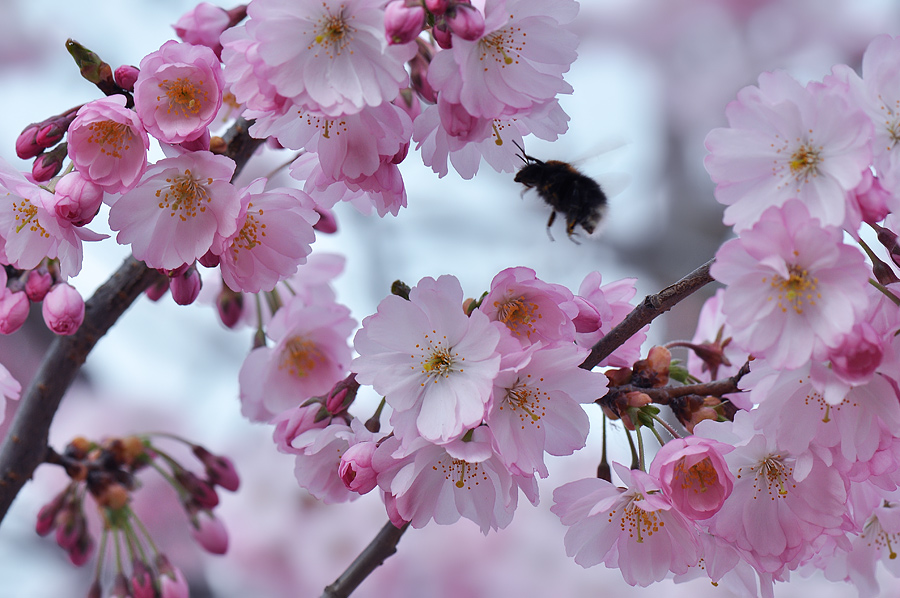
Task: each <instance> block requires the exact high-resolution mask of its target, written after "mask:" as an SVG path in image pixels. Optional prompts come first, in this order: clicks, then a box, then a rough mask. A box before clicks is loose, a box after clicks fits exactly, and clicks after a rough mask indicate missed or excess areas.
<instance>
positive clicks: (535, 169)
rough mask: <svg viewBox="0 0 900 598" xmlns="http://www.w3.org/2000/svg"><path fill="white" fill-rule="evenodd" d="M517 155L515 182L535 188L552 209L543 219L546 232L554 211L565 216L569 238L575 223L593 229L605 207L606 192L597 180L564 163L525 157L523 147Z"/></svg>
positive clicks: (588, 232)
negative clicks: (518, 160) (520, 166)
mask: <svg viewBox="0 0 900 598" xmlns="http://www.w3.org/2000/svg"><path fill="white" fill-rule="evenodd" d="M519 149H521V148H519ZM520 157H521V158H522V160H523V161H524V162H525V166H523V167H522V168H520V169H519V172H517V173H516V176H515V181H516V182H517V183H522V184H523V185H525V187H527V188H529V189H535V190H536V191H537V193H538V195H540V196H541V199H543V200H544V201H545V202H546V203H547V205H549V206H550V207H551V208H553V212H552V213H551V214H550V220H549V221H548V222H547V232H548V233H549V231H550V227H551V226H552V225H553V222H554V221H555V220H556V213H557V212H559V213H561V214H563V215H564V216H565V218H566V234H567V235H568V236H569V238H570V239H572V240H573V241H574V239H573V238H572V235H573V234H575V227H576V226H580V227H581V228H583V229H584V230H585V232H586V233H587V234H591V233H592V232H594V229H595V228H596V227H597V224H598V223H599V222H600V219H601V218H602V217H603V212H604V210H605V209H606V194H605V193H603V190H602V189H601V188H600V185H599V184H597V181H595V180H594V179H592V178H590V177H589V176H585V175H583V174H582V173H581V172H579V171H578V169H576V168H575V167H574V166H572V165H571V164H569V163H567V162H561V161H559V160H547V161H546V162H544V161H542V160H538V159H537V158H534V157H532V156H529V155H528V154H526V153H525V151H524V150H522V155H521V156H520ZM551 238H552V237H551Z"/></svg>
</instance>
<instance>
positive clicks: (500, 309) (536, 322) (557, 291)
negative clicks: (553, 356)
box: [479, 267, 578, 346]
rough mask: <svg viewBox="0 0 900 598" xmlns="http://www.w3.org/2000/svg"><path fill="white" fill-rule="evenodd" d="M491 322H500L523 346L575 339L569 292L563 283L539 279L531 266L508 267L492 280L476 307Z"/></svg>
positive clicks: (572, 306) (571, 296)
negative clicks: (487, 290)
mask: <svg viewBox="0 0 900 598" xmlns="http://www.w3.org/2000/svg"><path fill="white" fill-rule="evenodd" d="M479 309H480V310H481V311H482V312H483V313H484V314H485V315H486V316H487V317H488V318H489V319H490V320H491V321H494V322H500V323H501V324H503V325H504V326H506V327H507V328H509V330H510V332H512V334H513V336H515V337H516V338H517V339H518V340H519V342H520V343H522V345H523V346H528V345H530V344H532V343H536V342H542V343H543V344H545V345H547V344H550V343H553V342H557V341H564V342H570V343H571V342H574V340H575V325H574V324H573V323H572V319H573V318H574V317H575V316H576V315H578V307H577V306H576V304H575V302H574V297H573V295H572V292H571V291H570V290H569V289H567V288H565V287H564V286H562V285H558V284H551V283H547V282H544V281H542V280H539V279H538V278H537V275H536V273H535V271H534V270H532V269H531V268H525V267H517V268H507V269H506V270H502V271H501V272H500V273H499V274H497V275H496V276H495V277H494V279H493V280H492V281H491V289H490V291H489V292H488V294H487V296H486V297H485V298H484V299H483V300H482V302H481V307H480V308H479Z"/></svg>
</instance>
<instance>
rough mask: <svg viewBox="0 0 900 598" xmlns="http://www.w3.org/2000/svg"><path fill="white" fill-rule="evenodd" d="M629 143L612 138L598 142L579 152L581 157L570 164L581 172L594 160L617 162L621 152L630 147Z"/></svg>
mask: <svg viewBox="0 0 900 598" xmlns="http://www.w3.org/2000/svg"><path fill="white" fill-rule="evenodd" d="M629 143H630V142H629V141H628V140H627V139H625V138H624V137H610V138H608V139H603V140H601V141H597V142H596V143H594V144H593V145H592V146H590V147H589V148H587V149H584V150H582V151H580V152H578V156H579V157H577V158H575V159H574V160H572V161H571V162H570V163H571V164H572V165H573V166H576V167H578V169H579V170H580V169H581V167H582V166H585V165H586V164H587V163H589V162H590V163H593V162H594V160H598V161H600V160H603V161H612V160H616V159H618V158H619V156H617V154H619V153H620V152H619V150H622V149H623V148H625V147H626V146H628V144H629ZM591 166H593V164H591Z"/></svg>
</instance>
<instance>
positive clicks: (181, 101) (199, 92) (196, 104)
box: [156, 77, 209, 118]
mask: <svg viewBox="0 0 900 598" xmlns="http://www.w3.org/2000/svg"><path fill="white" fill-rule="evenodd" d="M198 86H199V88H198ZM159 87H160V89H162V90H163V92H164V93H165V95H166V97H167V98H168V102H167V108H166V114H172V113H173V112H174V113H175V116H176V117H177V118H188V117H192V116H197V114H199V113H200V110H201V109H202V108H203V105H204V104H205V103H206V101H207V99H208V98H209V94H208V93H207V92H206V90H204V89H203V81H198V82H197V83H196V84H195V83H194V81H192V80H191V79H188V78H185V77H179V78H177V79H175V80H174V81H170V80H168V79H163V80H162V81H161V82H160V83H159ZM156 101H157V102H159V101H162V96H156Z"/></svg>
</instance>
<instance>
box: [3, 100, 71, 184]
mask: <svg viewBox="0 0 900 598" xmlns="http://www.w3.org/2000/svg"><path fill="white" fill-rule="evenodd" d="M79 108H81V106H75V107H74V108H70V109H69V110H66V111H65V112H63V113H62V114H57V115H55V116H51V117H50V118H47V119H44V120H42V121H41V122H39V123H31V124H30V125H28V126H27V127H25V130H24V131H22V133H20V134H19V137H18V139H16V155H17V156H19V158H21V159H23V160H30V159H31V158H35V160H34V162H33V163H32V167H31V174H32V176H33V177H34V180H35V181H37V182H43V181H49V180H50V179H51V178H53V177H55V176H56V175H57V174H59V171H60V170H61V169H62V163H63V160H65V158H66V152H67V146H66V144H65V143H60V142H61V141H62V139H63V137H65V135H66V131H67V130H68V128H69V125H70V124H72V121H73V120H75V113H76V112H78V109H79Z"/></svg>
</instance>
